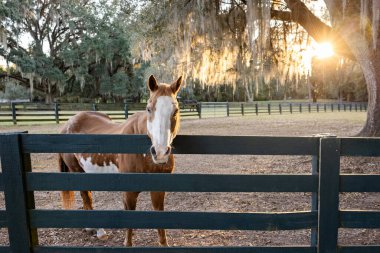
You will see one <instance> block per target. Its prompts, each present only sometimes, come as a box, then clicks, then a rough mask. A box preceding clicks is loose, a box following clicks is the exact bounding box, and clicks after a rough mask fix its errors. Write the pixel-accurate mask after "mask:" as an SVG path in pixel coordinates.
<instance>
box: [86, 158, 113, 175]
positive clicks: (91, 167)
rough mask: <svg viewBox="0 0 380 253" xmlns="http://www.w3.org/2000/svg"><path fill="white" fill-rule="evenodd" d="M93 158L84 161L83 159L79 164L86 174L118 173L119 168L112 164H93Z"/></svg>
mask: <svg viewBox="0 0 380 253" xmlns="http://www.w3.org/2000/svg"><path fill="white" fill-rule="evenodd" d="M91 160H92V158H91V156H89V157H87V158H86V159H84V158H83V157H81V158H80V160H79V162H80V164H81V166H82V168H83V170H84V171H85V172H86V173H118V172H119V169H118V167H117V166H116V165H115V164H113V163H112V162H110V163H109V164H108V165H107V164H106V162H104V163H103V166H100V165H97V164H93V163H92V162H91Z"/></svg>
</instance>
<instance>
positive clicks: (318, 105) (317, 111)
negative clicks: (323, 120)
mask: <svg viewBox="0 0 380 253" xmlns="http://www.w3.org/2000/svg"><path fill="white" fill-rule="evenodd" d="M317 112H319V104H318V103H317Z"/></svg>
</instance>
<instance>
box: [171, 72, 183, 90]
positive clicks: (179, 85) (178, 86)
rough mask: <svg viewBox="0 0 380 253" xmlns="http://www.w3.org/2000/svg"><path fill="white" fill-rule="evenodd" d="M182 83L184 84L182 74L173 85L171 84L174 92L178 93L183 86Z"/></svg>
mask: <svg viewBox="0 0 380 253" xmlns="http://www.w3.org/2000/svg"><path fill="white" fill-rule="evenodd" d="M181 84H182V76H180V77H179V78H178V80H177V81H176V82H174V83H173V84H172V85H170V88H171V89H172V91H173V93H174V94H176V93H177V92H178V91H179V88H181Z"/></svg>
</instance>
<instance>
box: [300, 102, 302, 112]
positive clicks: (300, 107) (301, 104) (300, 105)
mask: <svg viewBox="0 0 380 253" xmlns="http://www.w3.org/2000/svg"><path fill="white" fill-rule="evenodd" d="M300 113H302V104H301V103H300Z"/></svg>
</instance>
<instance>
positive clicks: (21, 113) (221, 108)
mask: <svg viewBox="0 0 380 253" xmlns="http://www.w3.org/2000/svg"><path fill="white" fill-rule="evenodd" d="M145 107H146V104H143V103H141V104H88V103H87V104H83V103H81V104H77V103H74V104H68V103H66V104H64V103H62V104H58V103H55V104H40V103H12V104H10V103H5V104H4V103H3V104H0V123H1V122H13V124H17V122H56V123H59V122H63V121H67V120H68V119H69V118H70V117H71V116H73V115H74V114H76V113H77V112H79V111H103V112H106V113H107V114H108V115H109V116H110V117H111V118H112V119H114V120H121V119H126V118H128V116H129V115H132V114H133V113H135V112H137V111H143V110H145ZM180 108H181V116H182V117H192V118H208V117H225V116H228V117H229V116H245V115H265V114H267V115H270V114H293V113H294V114H295V113H314V112H358V111H366V110H367V103H361V102H360V103H348V102H344V103H343V102H342V103H337V102H335V103H304V102H300V103H294V102H269V103H267V102H256V103H237V102H210V103H209V102H202V103H198V104H180Z"/></svg>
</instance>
